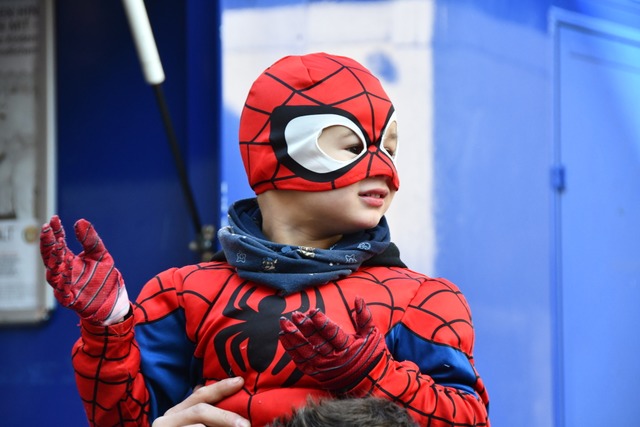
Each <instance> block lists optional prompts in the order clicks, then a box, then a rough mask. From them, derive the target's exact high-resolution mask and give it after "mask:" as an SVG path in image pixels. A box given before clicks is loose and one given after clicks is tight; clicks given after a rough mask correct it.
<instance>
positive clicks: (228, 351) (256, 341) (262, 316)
mask: <svg viewBox="0 0 640 427" xmlns="http://www.w3.org/2000/svg"><path fill="white" fill-rule="evenodd" d="M257 288H258V287H257V286H255V285H253V286H252V285H244V286H239V287H238V288H237V289H236V290H234V291H233V294H232V295H231V298H230V299H229V301H228V302H227V304H226V305H225V308H224V310H223V311H222V315H223V316H225V317H228V318H231V319H235V320H238V321H239V322H238V323H235V324H233V325H231V326H228V327H226V328H224V329H222V330H221V331H220V332H218V334H217V335H216V336H215V338H214V340H213V345H214V348H215V352H216V355H217V357H218V361H219V363H220V366H221V367H222V368H223V369H224V371H225V372H227V373H228V374H229V375H235V374H234V373H233V368H232V366H231V362H230V360H229V357H228V356H229V355H230V356H231V358H232V360H233V361H234V362H235V365H236V366H238V368H239V369H240V370H242V371H243V372H246V371H247V365H246V363H245V357H243V354H246V361H247V363H248V365H249V368H250V369H252V370H253V371H255V372H258V373H263V372H266V371H267V370H268V369H269V368H270V367H271V366H273V368H272V369H271V371H270V372H269V373H270V374H271V375H274V376H275V375H278V373H280V371H281V370H282V369H283V368H284V367H285V366H286V365H287V364H289V362H290V361H291V358H290V357H289V355H288V354H287V353H284V354H282V356H280V358H279V359H278V360H277V361H275V360H274V359H275V358H276V354H277V349H278V343H279V341H278V333H279V332H280V321H279V319H280V317H282V316H285V317H290V316H291V313H293V312H294V311H307V310H309V309H310V308H311V305H310V300H309V295H308V294H307V293H306V292H304V291H303V292H301V293H300V305H299V307H295V308H294V309H293V310H289V311H285V310H286V306H287V302H286V300H285V297H283V296H280V295H278V293H277V291H275V290H274V293H273V294H272V295H267V296H265V297H264V298H262V299H261V300H260V301H259V302H258V304H257V307H256V308H254V307H252V306H250V305H249V304H248V301H249V298H250V297H251V296H252V295H253V294H254V292H255V291H256V289H257ZM314 292H315V299H316V307H318V308H320V309H321V310H322V311H324V301H323V299H322V295H321V294H320V292H319V291H318V290H317V289H315V288H314ZM245 346H246V349H245ZM274 362H276V363H275V365H274ZM301 376H302V372H301V371H299V370H298V369H296V370H295V371H294V372H293V373H291V375H289V376H288V377H287V378H286V379H285V380H284V381H283V383H282V386H283V387H287V386H290V385H292V384H295V383H296V382H297V381H298V380H299V379H300V377H301Z"/></svg>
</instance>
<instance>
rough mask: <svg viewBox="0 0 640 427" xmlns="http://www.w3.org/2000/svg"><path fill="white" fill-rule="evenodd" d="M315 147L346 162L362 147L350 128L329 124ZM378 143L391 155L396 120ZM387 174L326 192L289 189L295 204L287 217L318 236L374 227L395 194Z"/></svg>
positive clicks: (323, 236)
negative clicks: (291, 216) (380, 142)
mask: <svg viewBox="0 0 640 427" xmlns="http://www.w3.org/2000/svg"><path fill="white" fill-rule="evenodd" d="M318 146H319V147H320V149H321V150H322V151H323V152H324V153H325V154H326V155H328V156H330V157H332V158H334V159H336V160H339V161H349V160H351V159H354V158H355V157H357V156H358V155H359V154H360V153H361V152H362V150H363V149H366V147H363V142H362V140H361V139H360V138H359V137H358V136H357V135H356V134H355V133H354V132H353V131H352V130H351V129H349V128H347V127H344V126H331V127H328V128H326V129H324V130H323V131H322V134H321V135H320V137H319V138H318ZM381 146H383V147H384V150H385V151H386V152H387V153H389V155H390V156H394V154H395V152H396V149H397V131H396V123H395V122H394V123H391V124H390V125H389V129H388V131H387V132H386V134H385V137H384V139H383V141H382V144H381ZM391 180H392V178H391V177H389V176H373V177H369V178H365V179H363V180H361V181H358V182H356V183H354V184H351V185H348V186H345V187H341V188H337V189H334V190H329V191H308V192H307V191H290V192H287V193H288V195H287V197H288V198H289V202H290V203H291V205H293V206H295V210H294V211H295V213H294V214H293V216H294V218H290V220H293V221H295V222H296V223H299V224H300V226H301V227H303V228H304V227H305V226H306V227H308V229H307V231H306V232H307V233H309V234H316V236H317V237H318V238H326V237H330V236H338V235H342V234H348V233H353V232H356V231H360V230H366V229H369V228H373V227H375V226H376V225H378V223H379V222H380V219H381V218H382V216H383V215H384V214H385V213H386V212H387V210H388V209H389V206H390V205H391V202H392V200H393V197H394V195H395V193H396V190H395V189H394V187H393V185H392V183H391Z"/></svg>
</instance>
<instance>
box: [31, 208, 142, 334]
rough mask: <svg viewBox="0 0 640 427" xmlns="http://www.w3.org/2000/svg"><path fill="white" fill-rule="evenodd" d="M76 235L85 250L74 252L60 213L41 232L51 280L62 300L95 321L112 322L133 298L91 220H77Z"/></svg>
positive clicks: (41, 240)
mask: <svg viewBox="0 0 640 427" xmlns="http://www.w3.org/2000/svg"><path fill="white" fill-rule="evenodd" d="M75 232H76V238H77V239H78V241H79V242H80V243H81V245H82V248H83V251H82V252H81V253H80V254H79V255H77V256H76V255H74V254H73V252H71V250H70V249H69V248H68V246H67V243H66V241H65V232H64V229H63V228H62V224H61V223H60V218H58V216H57V215H55V216H53V217H52V218H51V220H50V221H49V223H48V224H44V225H43V226H42V230H41V232H40V254H41V255H42V261H43V262H44V265H45V267H46V270H47V282H49V284H50V285H51V286H52V287H53V289H54V295H55V297H56V299H57V300H58V302H59V303H60V304H61V305H63V306H65V307H69V308H71V309H72V310H74V311H76V312H77V313H78V315H79V316H80V317H82V318H83V319H86V320H89V321H90V322H92V323H95V324H100V325H110V324H113V323H116V322H119V321H120V320H121V319H122V318H124V317H125V316H126V314H127V313H128V311H129V307H130V304H129V298H128V296H127V289H126V288H125V287H124V281H123V280H122V275H121V274H120V272H119V271H118V269H117V268H115V266H114V264H113V258H112V257H111V255H110V254H109V252H108V251H107V249H106V248H105V247H104V244H103V243H102V240H101V239H100V237H99V236H98V233H96V230H95V229H94V228H93V226H92V225H91V223H90V222H89V221H87V220H84V219H80V220H78V221H77V222H76V223H75Z"/></svg>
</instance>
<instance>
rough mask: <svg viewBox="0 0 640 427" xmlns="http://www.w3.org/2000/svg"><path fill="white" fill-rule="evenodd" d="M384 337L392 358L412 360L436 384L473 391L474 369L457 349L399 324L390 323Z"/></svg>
mask: <svg viewBox="0 0 640 427" xmlns="http://www.w3.org/2000/svg"><path fill="white" fill-rule="evenodd" d="M385 339H386V343H387V347H388V348H389V351H390V352H391V354H392V355H393V358H394V359H395V360H397V361H399V362H402V361H405V360H410V361H412V362H413V363H415V364H416V365H418V367H419V368H420V372H421V373H422V374H425V375H429V376H430V377H431V378H433V380H434V381H435V382H436V383H437V384H440V385H442V386H446V387H454V388H456V389H459V390H462V391H464V392H467V393H471V394H476V392H475V389H474V385H475V383H476V374H475V371H474V369H473V366H471V362H470V361H469V359H468V358H467V356H466V355H465V354H464V353H463V352H462V351H461V350H460V349H457V348H454V347H451V346H448V345H444V344H439V343H437V342H434V341H429V340H426V339H425V338H423V337H420V336H419V335H417V334H415V333H414V332H412V331H411V330H410V329H409V328H407V327H406V326H405V325H403V324H402V323H399V324H397V325H396V326H394V327H393V328H392V329H391V330H390V331H389V332H388V333H387V335H386V337H385Z"/></svg>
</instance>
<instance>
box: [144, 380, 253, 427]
mask: <svg viewBox="0 0 640 427" xmlns="http://www.w3.org/2000/svg"><path fill="white" fill-rule="evenodd" d="M243 384H244V380H243V379H242V378H241V377H235V378H227V379H224V380H222V381H218V382H217V383H214V384H209V385H207V386H202V387H200V388H197V389H196V390H195V391H194V392H193V393H192V394H191V395H190V396H189V397H187V398H186V399H185V400H183V401H182V402H180V403H178V404H177V405H176V406H174V407H173V408H171V409H169V410H168V411H167V412H166V413H165V414H164V415H163V416H161V417H158V418H156V420H155V421H154V422H153V425H152V427H187V426H188V427H195V426H199V427H251V424H250V423H249V421H248V420H246V419H245V418H243V417H241V416H240V415H238V414H235V413H233V412H229V411H225V410H223V409H220V408H216V407H215V406H214V404H215V403H217V402H219V401H220V400H222V399H224V398H225V397H227V396H231V395H232V394H234V393H236V392H238V391H239V390H240V389H241V388H242V385H243Z"/></svg>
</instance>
